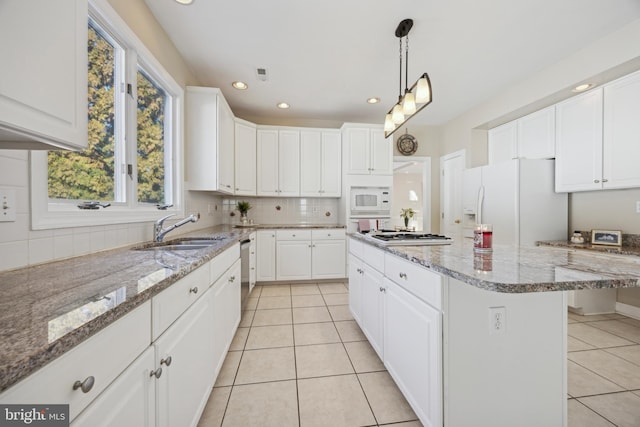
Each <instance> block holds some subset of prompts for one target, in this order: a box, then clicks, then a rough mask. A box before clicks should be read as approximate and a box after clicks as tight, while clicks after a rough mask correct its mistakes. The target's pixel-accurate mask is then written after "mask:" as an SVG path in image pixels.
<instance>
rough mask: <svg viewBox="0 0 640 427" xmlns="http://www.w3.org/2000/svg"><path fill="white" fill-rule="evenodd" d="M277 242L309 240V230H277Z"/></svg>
mask: <svg viewBox="0 0 640 427" xmlns="http://www.w3.org/2000/svg"><path fill="white" fill-rule="evenodd" d="M276 239H277V240H311V230H277V231H276Z"/></svg>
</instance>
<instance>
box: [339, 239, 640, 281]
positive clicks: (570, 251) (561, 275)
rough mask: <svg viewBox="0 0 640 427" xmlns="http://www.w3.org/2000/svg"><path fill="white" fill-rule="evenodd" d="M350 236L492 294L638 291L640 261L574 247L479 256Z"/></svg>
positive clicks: (464, 248) (507, 249)
mask: <svg viewBox="0 0 640 427" xmlns="http://www.w3.org/2000/svg"><path fill="white" fill-rule="evenodd" d="M349 235H350V236H351V237H353V238H355V239H358V240H360V241H363V242H366V243H368V244H370V245H373V246H376V247H379V248H381V249H384V250H386V251H387V252H390V253H392V254H394V255H397V256H400V257H402V258H405V259H407V260H409V261H411V262H415V263H417V264H420V265H422V266H423V267H426V268H428V269H430V270H433V271H436V272H438V273H441V274H443V275H446V276H449V277H453V278H454V279H458V280H460V281H461V282H464V283H467V284H469V285H472V286H476V287H478V288H482V289H485V290H489V291H495V292H505V293H526V292H547V291H566V290H579V289H599V288H627V287H640V259H639V258H636V257H630V256H615V255H610V254H607V253H599V252H589V251H579V250H577V249H575V248H565V247H551V246H533V247H516V246H506V245H505V246H501V245H496V246H494V248H493V252H490V253H483V254H477V253H474V251H473V243H472V242H471V241H470V240H469V241H463V242H454V243H453V244H452V245H440V246H384V245H382V244H380V243H377V242H375V241H374V240H372V239H371V238H368V237H366V236H364V235H362V234H358V233H353V234H349Z"/></svg>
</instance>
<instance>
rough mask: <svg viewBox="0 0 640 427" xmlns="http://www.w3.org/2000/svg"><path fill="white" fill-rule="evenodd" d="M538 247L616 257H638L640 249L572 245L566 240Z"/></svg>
mask: <svg viewBox="0 0 640 427" xmlns="http://www.w3.org/2000/svg"><path fill="white" fill-rule="evenodd" d="M538 245H540V246H554V247H558V248H568V249H580V250H586V251H594V252H603V253H608V254H617V255H634V256H638V257H640V247H637V246H626V245H623V246H607V245H592V244H591V243H590V242H585V243H572V242H570V241H567V240H549V241H541V242H538Z"/></svg>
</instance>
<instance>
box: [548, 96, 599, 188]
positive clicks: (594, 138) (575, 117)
mask: <svg viewBox="0 0 640 427" xmlns="http://www.w3.org/2000/svg"><path fill="white" fill-rule="evenodd" d="M601 180H602V88H597V89H594V90H592V91H590V92H587V93H585V94H582V95H578V96H575V97H573V98H571V99H569V100H567V101H564V102H562V103H560V104H557V105H556V192H573V191H586V190H598V189H600V188H602V183H601V182H600V181H601Z"/></svg>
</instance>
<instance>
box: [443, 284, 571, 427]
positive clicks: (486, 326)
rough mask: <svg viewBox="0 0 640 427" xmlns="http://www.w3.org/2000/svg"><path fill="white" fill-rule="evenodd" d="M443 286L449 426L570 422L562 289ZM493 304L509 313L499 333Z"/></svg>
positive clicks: (555, 426) (548, 426)
mask: <svg viewBox="0 0 640 427" xmlns="http://www.w3.org/2000/svg"><path fill="white" fill-rule="evenodd" d="M446 287H447V289H446V291H445V295H446V296H445V310H444V334H443V335H444V336H443V339H444V341H443V342H444V349H443V351H444V357H443V364H444V365H443V368H444V403H445V408H444V420H445V423H444V425H445V426H446V427H468V426H491V427H513V426H515V425H517V426H519V427H540V426H545V427H566V425H567V385H566V378H567V374H566V369H567V368H566V363H567V362H566V340H567V338H566V337H567V330H566V324H567V315H566V297H565V292H561V291H559V292H540V293H527V294H507V293H497V292H492V291H486V290H483V289H479V288H476V287H473V286H468V285H466V284H464V283H462V282H460V281H457V280H455V279H453V278H448V280H447V285H446ZM502 308H503V309H504V310H502ZM492 309H494V310H493V311H494V312H495V311H498V312H500V311H503V312H504V317H503V318H502V322H501V327H502V331H495V330H492V326H493V323H494V321H495V319H494V318H493V316H492V315H491V314H490V313H491V312H492V311H491V310H492ZM495 309H498V310H495Z"/></svg>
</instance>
